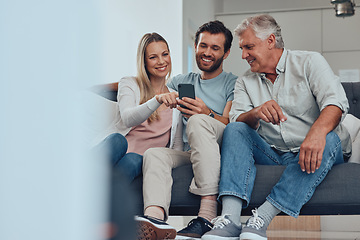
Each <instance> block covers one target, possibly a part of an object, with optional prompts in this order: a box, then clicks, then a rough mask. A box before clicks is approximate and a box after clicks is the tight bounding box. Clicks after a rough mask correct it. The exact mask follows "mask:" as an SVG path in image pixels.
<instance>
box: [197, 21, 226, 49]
mask: <svg viewBox="0 0 360 240" xmlns="http://www.w3.org/2000/svg"><path fill="white" fill-rule="evenodd" d="M202 32H209V33H211V34H217V33H223V34H224V35H225V44H224V51H225V52H227V51H228V50H229V49H230V48H231V43H232V40H233V35H232V33H231V31H230V30H229V29H227V28H226V27H225V25H224V24H223V23H222V22H220V21H219V20H215V21H210V22H207V23H205V24H203V25H202V26H200V27H199V29H198V30H197V32H196V34H195V44H196V45H197V44H198V41H199V35H200V33H202Z"/></svg>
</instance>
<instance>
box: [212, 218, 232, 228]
mask: <svg viewBox="0 0 360 240" xmlns="http://www.w3.org/2000/svg"><path fill="white" fill-rule="evenodd" d="M225 216H229V215H223V216H219V217H216V218H214V219H213V220H211V223H212V224H214V227H213V229H215V228H223V227H225V226H226V225H228V224H229V223H230V220H229V219H227V218H225Z"/></svg>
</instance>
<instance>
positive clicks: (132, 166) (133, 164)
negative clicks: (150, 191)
mask: <svg viewBox="0 0 360 240" xmlns="http://www.w3.org/2000/svg"><path fill="white" fill-rule="evenodd" d="M120 163H123V164H124V165H126V168H127V169H128V170H132V171H135V172H141V169H142V163H143V157H142V156H141V155H140V154H137V153H127V154H126V155H125V156H124V157H123V158H122V159H121V161H120Z"/></svg>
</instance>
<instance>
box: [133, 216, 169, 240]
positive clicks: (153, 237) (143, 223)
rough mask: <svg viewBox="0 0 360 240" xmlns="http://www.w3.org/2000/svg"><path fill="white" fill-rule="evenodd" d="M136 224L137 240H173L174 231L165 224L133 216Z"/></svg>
mask: <svg viewBox="0 0 360 240" xmlns="http://www.w3.org/2000/svg"><path fill="white" fill-rule="evenodd" d="M135 221H136V223H137V240H161V239H175V237H176V229H175V228H173V227H172V226H170V225H169V224H167V223H166V222H164V221H162V220H160V219H157V218H153V217H149V216H135Z"/></svg>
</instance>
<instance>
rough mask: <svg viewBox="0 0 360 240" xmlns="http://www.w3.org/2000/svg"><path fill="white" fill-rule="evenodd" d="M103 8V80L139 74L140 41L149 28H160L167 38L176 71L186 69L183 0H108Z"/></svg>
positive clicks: (155, 30)
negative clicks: (183, 50) (183, 58)
mask: <svg viewBox="0 0 360 240" xmlns="http://www.w3.org/2000/svg"><path fill="white" fill-rule="evenodd" d="M100 9H101V13H102V21H101V23H99V24H101V46H100V47H101V51H102V56H101V59H102V61H101V62H100V64H101V65H100V66H101V67H102V77H101V79H98V81H99V82H100V83H109V82H116V81H118V80H119V79H120V78H121V77H123V76H129V75H136V51H137V45H138V43H139V41H140V38H141V37H142V36H143V35H144V34H145V33H148V32H157V33H159V34H160V35H162V36H163V37H164V38H165V39H166V40H167V42H168V44H169V47H170V54H171V59H172V67H173V68H172V75H173V76H174V75H175V74H179V73H182V66H183V61H182V57H183V56H182V38H183V32H182V24H183V23H182V12H183V11H182V9H183V8H182V0H172V1H168V0H152V1H148V0H131V1H127V0H105V1H102V4H101V6H100Z"/></svg>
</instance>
